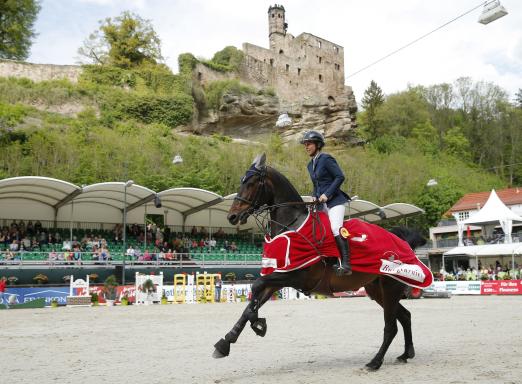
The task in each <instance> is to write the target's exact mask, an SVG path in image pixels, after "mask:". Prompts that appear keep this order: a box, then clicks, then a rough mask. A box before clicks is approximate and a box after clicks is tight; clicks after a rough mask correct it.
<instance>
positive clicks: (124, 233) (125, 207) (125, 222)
mask: <svg viewBox="0 0 522 384" xmlns="http://www.w3.org/2000/svg"><path fill="white" fill-rule="evenodd" d="M126 256H127V183H125V185H124V187H123V263H122V268H121V285H125V257H126Z"/></svg>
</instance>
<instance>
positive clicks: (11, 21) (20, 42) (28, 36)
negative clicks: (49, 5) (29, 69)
mask: <svg viewBox="0 0 522 384" xmlns="http://www.w3.org/2000/svg"><path fill="white" fill-rule="evenodd" d="M39 11H40V4H39V3H38V1H37V0H1V1H0V59H14V60H25V59H27V56H29V49H30V48H31V44H32V39H33V38H34V37H36V33H35V32H34V29H33V26H34V22H35V21H36V16H37V15H38V12H39Z"/></svg>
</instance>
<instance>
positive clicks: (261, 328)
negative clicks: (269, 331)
mask: <svg viewBox="0 0 522 384" xmlns="http://www.w3.org/2000/svg"><path fill="white" fill-rule="evenodd" d="M250 328H252V330H253V331H254V332H255V334H256V335H258V336H261V337H264V336H265V335H266V328H267V326H266V319H265V318H259V319H257V320H256V321H254V322H253V323H251V324H250Z"/></svg>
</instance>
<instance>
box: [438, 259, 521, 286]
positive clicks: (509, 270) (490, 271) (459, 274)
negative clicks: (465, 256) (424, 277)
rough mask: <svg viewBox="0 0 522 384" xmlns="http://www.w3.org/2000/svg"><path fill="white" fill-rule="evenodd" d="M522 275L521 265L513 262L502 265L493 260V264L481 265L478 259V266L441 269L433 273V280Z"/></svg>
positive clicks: (515, 277)
mask: <svg viewBox="0 0 522 384" xmlns="http://www.w3.org/2000/svg"><path fill="white" fill-rule="evenodd" d="M521 276H522V266H519V265H518V264H517V263H515V265H514V268H513V266H509V265H507V264H506V265H504V266H503V265H502V264H501V263H500V261H498V260H497V261H496V262H495V266H493V265H492V264H490V265H489V266H486V265H484V266H483V265H482V263H481V262H480V261H479V266H478V268H474V267H470V268H466V269H464V268H462V267H458V268H457V270H456V271H449V272H448V271H446V270H444V269H441V270H440V272H439V273H435V274H434V277H435V280H440V281H453V280H458V281H466V280H467V281H476V280H516V279H520V278H521Z"/></svg>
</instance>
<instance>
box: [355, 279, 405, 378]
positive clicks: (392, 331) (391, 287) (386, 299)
mask: <svg viewBox="0 0 522 384" xmlns="http://www.w3.org/2000/svg"><path fill="white" fill-rule="evenodd" d="M365 288H366V289H367V292H368V293H369V295H370V297H372V298H373V299H375V301H377V302H378V303H379V304H380V305H381V306H382V307H383V309H384V337H383V341H382V345H381V347H380V348H379V351H378V352H377V354H376V355H375V356H374V357H373V359H372V360H371V361H370V362H369V363H368V364H366V367H367V368H368V369H369V370H372V371H375V370H377V369H379V368H380V367H381V365H382V362H383V360H384V355H385V354H386V351H388V348H389V346H390V344H391V342H392V341H393V339H394V338H395V335H397V331H398V328H397V314H398V312H399V306H400V304H399V301H400V299H401V298H402V295H403V293H404V285H403V284H402V283H399V282H398V281H396V280H394V279H391V278H389V277H380V278H379V279H378V281H376V282H374V283H372V284H369V285H368V286H367V287H365ZM410 335H411V332H410Z"/></svg>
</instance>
